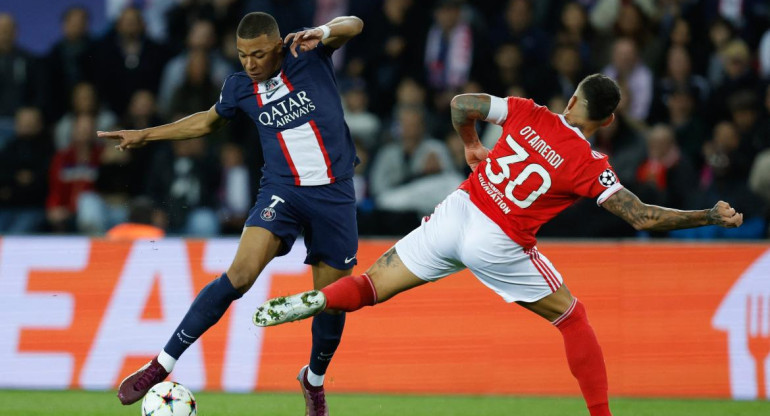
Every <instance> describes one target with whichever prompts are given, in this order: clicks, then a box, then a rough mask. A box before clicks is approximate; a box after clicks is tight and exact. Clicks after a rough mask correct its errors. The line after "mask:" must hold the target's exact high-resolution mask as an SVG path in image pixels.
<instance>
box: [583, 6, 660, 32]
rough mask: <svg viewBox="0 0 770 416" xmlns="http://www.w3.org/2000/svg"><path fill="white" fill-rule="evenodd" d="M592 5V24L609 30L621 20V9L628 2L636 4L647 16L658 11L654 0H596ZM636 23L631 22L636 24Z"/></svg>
mask: <svg viewBox="0 0 770 416" xmlns="http://www.w3.org/2000/svg"><path fill="white" fill-rule="evenodd" d="M593 3H594V4H593V7H591V14H590V20H591V25H592V26H593V27H594V28H596V29H597V30H601V31H605V32H606V31H609V30H611V29H612V28H613V26H615V25H616V24H618V23H619V20H621V17H622V16H621V15H620V13H621V10H622V8H623V6H625V5H627V4H634V5H635V6H637V8H639V11H640V12H643V13H644V14H646V15H647V16H652V15H653V14H654V13H655V11H656V5H655V1H654V0H633V1H622V0H596V1H595V2H593ZM634 25H635V24H630V26H634Z"/></svg>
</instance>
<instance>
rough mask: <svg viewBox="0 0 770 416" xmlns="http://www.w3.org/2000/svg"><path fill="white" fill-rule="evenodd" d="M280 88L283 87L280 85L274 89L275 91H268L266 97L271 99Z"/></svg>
mask: <svg viewBox="0 0 770 416" xmlns="http://www.w3.org/2000/svg"><path fill="white" fill-rule="evenodd" d="M280 89H281V87H278V88H276V89H274V90H273V92H268V93H267V94H265V97H266V98H267V99H268V100H269V99H271V98H273V96H274V95H275V93H277V92H278V90H280Z"/></svg>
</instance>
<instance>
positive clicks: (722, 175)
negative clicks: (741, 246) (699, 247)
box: [669, 121, 766, 238]
mask: <svg viewBox="0 0 770 416" xmlns="http://www.w3.org/2000/svg"><path fill="white" fill-rule="evenodd" d="M741 148H742V144H741V138H740V134H739V132H738V129H737V128H736V127H735V125H733V124H732V123H731V122H728V121H723V122H720V123H719V124H717V125H716V126H715V127H714V133H713V138H712V139H711V140H710V141H708V142H706V144H705V145H704V147H703V153H704V158H705V160H706V166H705V167H704V169H703V171H702V172H701V189H700V191H699V192H698V193H697V194H694V195H693V198H692V200H691V201H690V203H691V204H693V206H703V204H706V205H709V204H714V203H716V201H718V200H724V201H730V205H732V206H733V207H735V209H736V210H738V211H740V212H742V213H743V215H744V220H743V225H742V226H741V227H739V228H735V229H733V230H729V231H725V230H717V228H718V227H713V226H712V227H705V228H704V229H698V230H678V231H672V232H671V233H669V235H671V236H675V237H683V238H720V237H726V238H762V237H764V236H765V232H766V224H765V221H764V218H763V215H764V214H765V207H764V206H763V204H762V200H761V199H760V198H759V197H758V196H756V195H755V194H753V193H752V192H751V190H750V189H749V186H748V183H747V182H748V181H747V179H748V173H749V168H750V166H751V165H750V163H751V158H750V157H749V155H747V154H746V153H745V152H742V151H741Z"/></svg>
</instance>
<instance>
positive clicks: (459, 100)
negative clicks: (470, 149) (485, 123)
mask: <svg viewBox="0 0 770 416" xmlns="http://www.w3.org/2000/svg"><path fill="white" fill-rule="evenodd" d="M491 102H492V100H491V98H490V96H489V95H487V94H462V95H457V96H455V97H454V98H453V99H452V104H451V109H452V110H451V111H452V126H454V128H455V130H457V133H459V134H460V137H461V138H462V139H463V142H464V143H465V144H466V145H470V144H474V143H476V142H478V140H479V136H478V134H477V133H476V120H484V119H486V118H487V115H488V114H489V107H490V104H491Z"/></svg>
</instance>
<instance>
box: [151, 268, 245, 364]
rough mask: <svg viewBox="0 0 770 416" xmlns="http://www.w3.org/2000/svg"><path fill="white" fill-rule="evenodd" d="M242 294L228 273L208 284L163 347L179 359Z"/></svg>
mask: <svg viewBox="0 0 770 416" xmlns="http://www.w3.org/2000/svg"><path fill="white" fill-rule="evenodd" d="M241 296H243V295H241V294H240V293H239V292H238V291H237V290H235V288H234V287H233V284H232V283H230V279H229V278H228V277H227V274H226V273H222V276H220V277H219V278H218V279H215V280H213V281H212V282H211V283H209V284H208V285H206V287H204V288H203V290H201V291H200V293H198V296H197V297H196V298H195V300H194V301H193V303H192V305H190V309H189V310H188V311H187V314H186V315H185V316H184V318H182V322H181V323H180V324H179V326H178V327H177V328H176V331H174V335H172V336H171V339H169V340H168V342H167V343H166V346H165V347H164V348H163V350H164V351H166V353H168V355H170V356H172V357H174V358H176V359H179V357H180V356H181V355H182V353H184V352H185V350H186V349H187V347H189V346H190V345H192V343H193V342H195V340H197V339H198V338H199V337H200V336H201V335H203V333H204V332H206V331H207V330H208V329H209V328H211V327H212V326H213V325H214V324H215V323H217V321H219V318H221V317H222V315H224V314H225V311H227V308H228V307H230V303H232V302H233V301H234V300H236V299H239V298H240V297H241Z"/></svg>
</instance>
